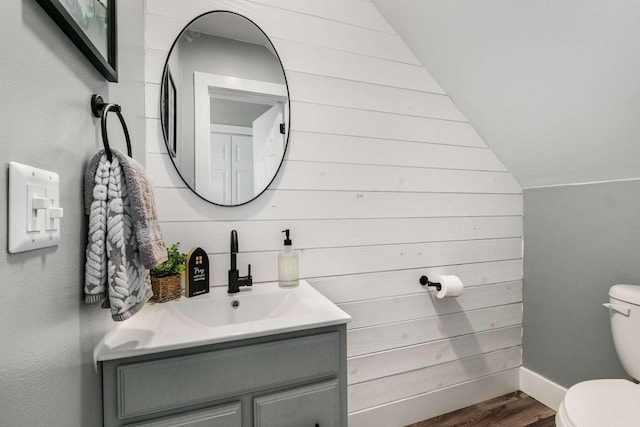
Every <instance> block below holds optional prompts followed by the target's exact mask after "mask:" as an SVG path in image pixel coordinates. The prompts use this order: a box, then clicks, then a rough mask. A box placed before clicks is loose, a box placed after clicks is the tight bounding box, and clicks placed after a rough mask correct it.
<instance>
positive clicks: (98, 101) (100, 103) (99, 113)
mask: <svg viewBox="0 0 640 427" xmlns="http://www.w3.org/2000/svg"><path fill="white" fill-rule="evenodd" d="M109 111H113V112H115V113H116V114H117V115H118V119H120V124H122V130H124V137H125V139H126V140H127V155H128V156H129V157H132V155H131V153H132V152H131V139H130V138H129V129H127V124H126V123H125V121H124V117H122V113H121V111H122V108H120V106H119V105H118V104H108V103H106V102H104V100H103V99H102V97H101V96H100V95H93V96H92V97H91V112H92V113H93V115H94V116H95V117H102V120H101V122H102V142H103V143H104V151H105V153H106V155H107V159H109V161H112V160H113V154H112V153H111V147H110V146H109V137H108V136H107V115H108V114H109Z"/></svg>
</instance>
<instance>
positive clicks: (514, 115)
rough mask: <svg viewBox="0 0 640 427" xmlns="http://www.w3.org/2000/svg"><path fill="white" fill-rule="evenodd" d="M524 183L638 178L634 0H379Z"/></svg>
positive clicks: (639, 86)
mask: <svg viewBox="0 0 640 427" xmlns="http://www.w3.org/2000/svg"><path fill="white" fill-rule="evenodd" d="M371 1H372V2H373V3H374V4H375V5H376V6H377V7H378V9H379V10H380V12H381V13H382V15H383V16H384V17H385V19H387V21H388V22H389V23H390V24H391V25H392V26H393V27H394V29H395V30H396V31H397V33H398V34H399V35H400V36H401V37H402V38H403V39H404V40H405V41H406V43H407V44H408V46H409V47H410V48H411V49H412V50H413V52H414V54H415V55H416V56H417V57H418V59H419V60H420V61H421V62H422V63H423V64H424V66H425V67H426V68H427V69H428V70H429V71H430V72H431V74H432V75H433V77H434V78H435V79H436V80H437V81H438V83H440V85H441V86H442V87H443V88H444V89H445V90H446V91H447V93H448V94H449V95H450V96H451V97H452V98H453V100H454V101H455V103H456V104H457V105H458V108H459V109H460V110H461V111H462V113H463V114H465V116H466V117H467V119H468V120H469V121H470V122H471V123H472V124H473V126H474V127H475V128H476V130H477V131H478V132H479V133H480V135H482V137H483V138H484V139H485V141H486V142H487V144H489V146H490V147H491V148H492V149H493V150H494V151H495V152H496V154H497V155H498V156H499V157H500V158H501V160H502V161H503V162H504V164H505V165H506V166H507V168H509V170H510V171H511V172H512V173H513V175H514V176H515V178H516V179H517V180H518V181H519V182H520V184H521V185H522V186H523V187H524V188H528V187H535V186H546V185H556V184H568V183H582V182H593V181H606V180H616V179H630V178H640V24H639V23H640V2H638V1H637V0H607V1H603V0H371Z"/></svg>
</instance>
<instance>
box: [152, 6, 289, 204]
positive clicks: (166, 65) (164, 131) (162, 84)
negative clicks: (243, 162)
mask: <svg viewBox="0 0 640 427" xmlns="http://www.w3.org/2000/svg"><path fill="white" fill-rule="evenodd" d="M220 12H222V13H230V14H233V15H236V16H239V17H241V18H243V19H246V20H247V21H249V22H251V23H252V24H253V25H254V26H255V27H256V28H257V29H258V30H260V32H261V33H262V34H263V35H264V37H265V38H266V39H267V40H268V41H269V44H270V45H271V49H272V50H273V53H275V55H276V58H278V62H279V63H280V69H281V70H282V76H283V77H284V82H285V86H286V88H287V107H288V113H289V114H288V117H287V119H288V122H287V132H286V134H287V139H286V141H285V144H284V150H283V152H282V158H281V159H280V164H279V165H278V168H277V169H276V171H275V173H274V174H273V178H271V181H269V183H268V184H267V185H266V186H265V187H264V189H262V191H261V192H260V193H258V194H256V195H255V196H253V198H251V199H249V200H247V201H246V202H242V203H238V204H235V205H224V204H221V203H216V202H214V201H211V200H209V199H207V198H205V197H203V196H201V195H200V194H199V193H198V192H197V191H196V190H195V188H193V187H192V186H191V185H190V184H189V183H188V182H187V180H186V179H184V177H183V176H182V173H180V169H179V168H178V166H177V165H176V161H175V159H174V157H175V154H172V147H171V146H170V144H169V139H168V138H167V136H168V133H167V129H166V123H165V122H164V120H163V118H164V116H165V112H163V111H162V102H163V100H164V99H165V96H166V95H165V92H164V91H165V90H166V87H167V86H168V85H167V84H166V83H165V82H166V81H167V72H168V70H169V57H170V56H171V52H173V48H174V47H175V45H176V43H178V40H180V37H181V36H182V34H184V32H185V31H186V30H187V29H188V28H189V26H190V25H191V24H192V23H193V22H194V21H196V20H198V19H199V18H201V17H203V16H205V15H209V14H212V13H220ZM160 109H161V111H160V127H161V128H162V136H163V138H164V142H165V146H166V148H167V152H168V153H169V158H170V159H171V163H173V167H174V168H175V170H176V172H177V173H178V175H180V179H182V182H184V183H185V185H186V186H187V187H189V189H190V190H191V191H192V192H193V193H194V194H195V195H196V196H198V197H199V198H201V199H202V200H204V201H205V202H207V203H211V204H212V205H216V206H222V207H229V208H232V207H236V206H243V205H246V204H247V203H250V202H252V201H254V200H255V199H257V198H258V197H260V196H261V195H262V194H264V192H265V191H267V190H268V189H269V187H271V184H273V181H275V179H276V177H277V176H278V173H279V172H280V169H282V164H283V163H284V158H285V156H286V155H287V148H288V147H289V138H291V94H290V92H289V82H288V81H287V73H286V72H285V69H284V66H283V65H282V59H281V58H280V55H279V54H278V51H277V50H276V47H275V46H274V45H273V42H272V41H271V39H270V38H269V36H268V35H267V33H265V32H264V30H263V29H262V28H260V26H259V25H258V24H256V23H255V22H254V21H253V20H251V19H249V18H247V17H246V16H244V15H242V14H240V13H237V12H232V11H230V10H211V11H209V12H205V13H201V14H200V15H198V16H196V17H195V18H193V19H192V20H191V21H189V22H188V23H187V25H185V26H184V28H183V29H182V31H180V33H179V34H178V35H177V37H176V38H175V40H174V41H173V43H172V44H171V49H169V53H167V59H166V60H165V62H164V68H163V70H162V79H161V80H160ZM167 117H168V116H167ZM168 118H169V117H168ZM174 120H175V119H174ZM173 129H174V130H175V129H176V126H175V125H174V127H173ZM177 144H178V143H177V136H176V145H177Z"/></svg>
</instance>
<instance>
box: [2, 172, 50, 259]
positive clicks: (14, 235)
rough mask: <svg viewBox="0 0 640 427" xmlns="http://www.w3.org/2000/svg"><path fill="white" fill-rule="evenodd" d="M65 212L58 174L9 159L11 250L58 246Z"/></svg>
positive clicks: (22, 250)
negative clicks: (61, 203)
mask: <svg viewBox="0 0 640 427" xmlns="http://www.w3.org/2000/svg"><path fill="white" fill-rule="evenodd" d="M62 215H63V210H62V208H61V207H60V178H59V176H58V174H57V173H54V172H50V171H46V170H44V169H38V168H34V167H32V166H27V165H23V164H20V163H16V162H9V252H11V253H16V252H24V251H29V250H32V249H39V248H44V247H47V246H57V245H58V244H59V243H60V218H62Z"/></svg>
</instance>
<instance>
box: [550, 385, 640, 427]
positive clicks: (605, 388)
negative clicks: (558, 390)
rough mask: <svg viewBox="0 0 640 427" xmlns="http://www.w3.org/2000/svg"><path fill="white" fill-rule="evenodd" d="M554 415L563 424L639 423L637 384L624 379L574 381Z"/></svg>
mask: <svg viewBox="0 0 640 427" xmlns="http://www.w3.org/2000/svg"><path fill="white" fill-rule="evenodd" d="M558 418H559V419H560V420H562V422H561V423H559V425H561V424H565V425H566V427H602V426H607V427H629V426H637V425H640V386H639V385H637V384H634V383H632V382H631V381H627V380H593V381H585V382H581V383H578V384H576V385H574V386H573V387H571V388H570V389H569V390H568V391H567V394H566V395H565V398H564V401H563V402H562V404H561V406H560V409H559V410H558ZM558 418H557V419H558Z"/></svg>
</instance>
